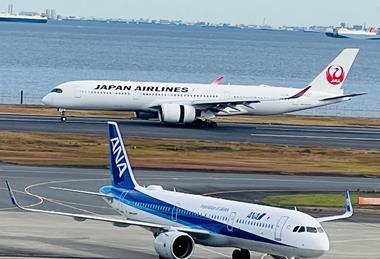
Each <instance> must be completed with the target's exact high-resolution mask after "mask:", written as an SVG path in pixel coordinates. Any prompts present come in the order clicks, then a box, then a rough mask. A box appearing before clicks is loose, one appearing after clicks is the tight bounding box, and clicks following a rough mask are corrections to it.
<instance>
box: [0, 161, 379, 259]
mask: <svg viewBox="0 0 380 259" xmlns="http://www.w3.org/2000/svg"><path fill="white" fill-rule="evenodd" d="M135 176H136V179H137V181H139V182H140V184H141V185H149V184H160V185H162V186H163V187H164V188H165V189H173V188H176V190H177V191H183V192H189V193H197V194H207V195H212V196H216V197H223V198H228V199H235V200H240V201H250V202H252V201H254V200H255V199H257V198H260V197H262V196H263V195H267V194H271V193H291V192H307V191H313V192H331V191H335V192H343V190H345V189H347V188H348V189H350V190H357V189H361V190H367V191H380V179H379V178H359V177H329V176H297V175H271V174H236V173H208V172H193V171H186V172H183V171H182V172H181V171H156V170H135ZM5 179H7V180H9V181H10V183H11V185H12V187H13V189H14V191H15V194H16V197H17V199H18V202H19V203H20V204H22V205H23V206H28V207H31V208H40V209H49V210H58V211H65V212H75V213H84V214H92V215H109V216H111V215H112V217H118V216H117V215H116V213H115V211H113V210H112V209H110V208H109V207H108V206H107V205H106V204H105V202H104V201H103V200H102V199H100V198H96V197H92V196H88V195H79V194H74V193H67V192H62V191H59V190H54V189H51V188H49V187H51V186H56V187H66V188H73V189H81V190H88V191H97V190H98V189H99V187H100V186H102V185H106V184H109V176H108V171H107V170H104V169H81V168H55V167H28V166H15V165H8V164H0V219H1V220H0V229H1V231H0V258H25V257H28V258H30V257H33V258H135V259H140V258H141V259H142V258H148V259H150V258H157V255H156V253H155V251H154V248H153V237H152V234H151V233H149V232H147V231H145V230H142V229H141V228H127V229H126V228H117V227H113V226H112V225H111V224H109V223H102V222H91V221H85V222H81V223H79V222H76V221H74V220H72V219H69V218H63V217H59V216H51V215H45V214H34V213H26V212H20V211H19V210H18V209H15V208H14V207H12V205H11V204H10V200H9V197H8V193H7V191H6V187H5V184H4V180H5ZM342 199H343V196H342ZM342 209H343V208H342ZM325 228H326V231H327V232H328V234H329V237H330V240H331V250H330V252H329V253H327V254H326V255H325V256H323V257H322V258H324V259H330V258H342V259H343V258H370V259H378V258H380V257H379V254H380V248H379V246H378V245H377V244H378V243H379V241H380V238H379V236H378V233H379V230H380V219H379V218H378V216H373V217H372V216H369V218H368V217H367V218H363V216H359V217H358V216H356V215H355V216H354V217H353V218H352V219H349V220H346V221H341V222H332V223H328V224H326V225H325ZM353 233H354V234H353ZM231 252H232V249H230V248H212V247H203V246H197V248H196V253H195V254H194V258H228V257H230V255H231ZM261 257H262V254H259V253H254V252H253V253H252V258H255V259H258V258H261ZM265 258H268V257H265Z"/></svg>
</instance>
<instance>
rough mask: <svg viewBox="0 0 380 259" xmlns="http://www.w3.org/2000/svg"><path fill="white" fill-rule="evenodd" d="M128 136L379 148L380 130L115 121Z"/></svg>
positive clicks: (19, 123) (88, 127) (68, 126)
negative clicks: (204, 127)
mask: <svg viewBox="0 0 380 259" xmlns="http://www.w3.org/2000/svg"><path fill="white" fill-rule="evenodd" d="M116 121H118V122H119V123H120V127H121V130H122V132H123V134H124V135H125V136H129V137H149V138H172V139H197V140H210V141H237V142H248V143H267V144H284V145H300V146H323V147H327V146H329V147H349V148H355V149H379V148H380V129H379V128H360V127H323V126H294V125H269V124H243V123H219V124H218V127H217V128H215V129H196V128H189V127H180V126H168V125H163V124H161V123H160V122H158V121H142V120H131V119H125V120H120V119H118V120H116ZM105 122H106V119H95V118H69V121H68V122H66V123H61V122H60V121H59V119H58V117H49V116H10V115H2V116H0V130H10V131H33V132H51V133H74V134H75V133H77V134H93V135H104V136H105V135H106V123H105Z"/></svg>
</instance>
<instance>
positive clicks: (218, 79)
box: [212, 76, 224, 85]
mask: <svg viewBox="0 0 380 259" xmlns="http://www.w3.org/2000/svg"><path fill="white" fill-rule="evenodd" d="M223 79H224V77H223V76H220V77H218V78H217V79H215V80H214V81H213V82H212V84H213V85H220V83H221V82H222V81H223Z"/></svg>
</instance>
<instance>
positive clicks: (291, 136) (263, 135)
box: [251, 133, 380, 141]
mask: <svg viewBox="0 0 380 259" xmlns="http://www.w3.org/2000/svg"><path fill="white" fill-rule="evenodd" d="M251 136H252V137H275V138H299V139H302V138H306V139H335V140H359V141H380V138H349V137H329V136H311V135H305V136H300V135H281V134H261V133H251Z"/></svg>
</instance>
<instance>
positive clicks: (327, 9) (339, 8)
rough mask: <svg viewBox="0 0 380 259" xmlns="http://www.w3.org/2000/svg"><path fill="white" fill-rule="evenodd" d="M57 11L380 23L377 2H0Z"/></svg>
mask: <svg viewBox="0 0 380 259" xmlns="http://www.w3.org/2000/svg"><path fill="white" fill-rule="evenodd" d="M9 3H12V4H13V6H14V11H16V12H19V11H38V12H44V11H45V10H46V9H47V8H49V9H56V11H57V13H58V14H62V15H64V16H69V15H75V16H85V17H97V18H126V19H139V18H149V19H169V20H183V21H206V22H212V23H234V24H259V25H262V24H263V23H264V22H265V24H269V25H274V26H281V25H289V26H310V25H334V26H338V25H339V23H340V22H342V21H343V22H347V23H349V24H351V25H353V24H366V25H367V26H372V25H373V26H376V27H380V19H379V18H380V1H379V0H361V1H356V0H355V1H354V0H335V1H334V0H313V1H308V0H0V10H3V11H6V10H7V5H8V4H9Z"/></svg>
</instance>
